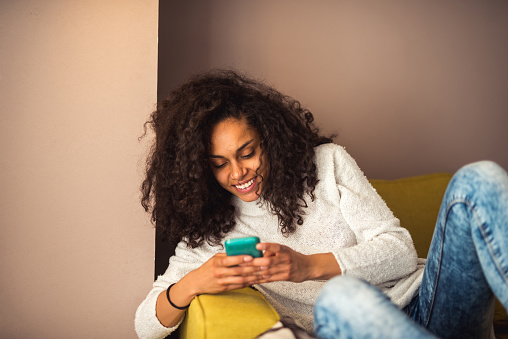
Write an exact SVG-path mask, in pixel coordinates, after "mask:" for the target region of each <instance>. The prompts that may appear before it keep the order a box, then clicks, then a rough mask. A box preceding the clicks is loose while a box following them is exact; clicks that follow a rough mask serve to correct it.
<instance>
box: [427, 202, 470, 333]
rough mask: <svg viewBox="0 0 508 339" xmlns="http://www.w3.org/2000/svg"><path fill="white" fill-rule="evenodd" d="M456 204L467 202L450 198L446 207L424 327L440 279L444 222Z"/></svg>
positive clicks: (432, 309) (432, 308) (430, 311)
mask: <svg viewBox="0 0 508 339" xmlns="http://www.w3.org/2000/svg"><path fill="white" fill-rule="evenodd" d="M457 204H467V203H466V201H465V199H462V198H460V199H459V198H456V199H453V200H450V202H449V204H448V205H447V207H446V218H445V219H444V225H443V227H442V232H441V242H440V244H439V261H438V264H437V268H436V278H435V283H434V284H433V286H432V293H431V297H430V302H429V310H428V312H426V313H427V314H426V315H425V321H424V326H425V328H428V326H429V322H430V318H431V316H432V313H433V311H434V300H435V297H436V290H437V285H438V284H439V279H440V274H441V260H442V258H443V246H444V241H445V234H446V224H447V221H448V216H449V214H450V210H451V209H452V207H453V206H455V205H457ZM438 220H439V217H438Z"/></svg>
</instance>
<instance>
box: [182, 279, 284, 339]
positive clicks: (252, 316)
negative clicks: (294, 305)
mask: <svg viewBox="0 0 508 339" xmlns="http://www.w3.org/2000/svg"><path fill="white" fill-rule="evenodd" d="M279 320H280V317H279V314H278V313H277V311H275V309H274V308H273V307H272V305H270V304H269V303H268V301H267V300H266V299H265V298H264V297H263V295H262V294H261V293H259V292H258V291H256V290H255V289H253V288H249V287H246V288H242V289H239V290H234V291H229V292H224V293H220V294H203V295H200V296H198V297H196V298H194V300H193V301H192V303H191V305H190V307H189V309H188V310H187V314H186V315H185V319H184V321H183V323H182V325H181V326H180V338H181V339H191V338H192V339H202V338H203V339H204V338H207V339H212V338H217V339H218V338H220V339H241V338H254V337H256V336H258V335H259V334H261V333H263V332H264V331H266V330H267V329H269V328H270V327H272V326H273V325H274V324H275V323H276V322H277V321H279Z"/></svg>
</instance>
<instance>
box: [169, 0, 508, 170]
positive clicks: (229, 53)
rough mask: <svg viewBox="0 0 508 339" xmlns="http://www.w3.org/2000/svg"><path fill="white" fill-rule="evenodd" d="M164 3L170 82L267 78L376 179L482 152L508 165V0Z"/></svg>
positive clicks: (440, 166)
mask: <svg viewBox="0 0 508 339" xmlns="http://www.w3.org/2000/svg"><path fill="white" fill-rule="evenodd" d="M170 4H171V5H170ZM165 6H170V7H172V8H170V10H169V11H168V13H167V15H168V17H167V18H166V19H167V21H168V23H167V25H168V26H169V27H168V28H169V32H171V34H170V36H171V37H172V38H171V39H169V43H168V44H167V45H163V44H162V43H161V45H160V49H161V50H162V49H163V48H169V49H170V50H168V53H167V54H166V55H165V56H166V58H164V59H162V60H161V62H160V66H161V70H163V71H164V70H165V71H166V72H167V73H163V74H164V76H163V77H162V78H163V79H167V78H169V77H170V75H175V74H176V75H177V76H183V74H182V73H185V72H190V71H197V70H201V69H208V68H209V67H230V66H234V67H236V68H239V69H241V70H245V71H247V72H249V73H251V74H253V75H254V76H258V77H262V78H265V79H267V80H268V81H269V82H270V83H272V84H274V85H275V86H276V87H278V88H279V89H281V90H283V91H284V92H286V93H287V94H289V95H291V96H293V97H296V98H297V99H299V100H301V101H302V103H303V104H304V105H306V106H307V107H308V108H310V109H311V111H312V112H313V113H314V114H315V116H316V120H317V122H318V124H319V125H321V126H323V127H324V128H323V130H324V131H326V132H337V133H338V134H339V137H338V138H337V139H336V141H337V142H338V143H340V144H343V145H345V146H346V147H347V149H348V150H349V152H350V153H351V154H352V155H353V156H354V157H355V158H356V159H357V161H358V163H359V164H360V166H361V167H362V168H363V169H364V171H365V173H366V174H367V175H368V176H369V177H378V178H395V177H400V176H410V175H416V174H422V173H428V172H436V171H449V172H453V171H455V170H457V169H458V168H459V167H460V166H462V165H464V164H466V163H468V162H472V161H476V160H481V159H491V160H495V161H497V162H499V163H500V164H501V165H503V166H504V167H505V168H508V151H506V147H507V144H508V99H507V95H506V93H507V91H508V62H507V60H508V38H507V32H508V2H507V1H500V0H495V1H471V0H460V1H458V0H451V1H441V0H430V1H407V0H386V1H377V0H375V1H368V0H367V1H308V0H279V1H270V0H259V1H230V0H199V1H196V0H189V1H186V2H185V5H184V4H181V3H175V2H170V3H168V4H166V5H165ZM162 9H163V6H162V5H161V11H162ZM171 10H172V11H171ZM161 22H162V20H161ZM161 27H162V26H161ZM174 32H178V35H174ZM161 38H162V34H161ZM161 41H162V40H161ZM165 61H169V64H168V65H167V66H164V65H163V63H164V62H165ZM174 61H179V62H174ZM162 67H167V68H166V69H163V68H162Z"/></svg>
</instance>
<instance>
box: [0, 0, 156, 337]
mask: <svg viewBox="0 0 508 339" xmlns="http://www.w3.org/2000/svg"><path fill="white" fill-rule="evenodd" d="M156 76H157V2H156V1H152V0H121V1H103V0H88V1H64V0H32V1H2V2H0V124H1V127H2V132H1V133H0V154H1V157H0V173H1V176H0V224H1V226H0V337H1V338H135V337H136V335H135V332H134V312H135V310H136V307H137V305H138V304H139V303H140V301H141V300H142V299H143V298H144V296H145V295H146V293H147V291H148V290H149V289H150V287H151V283H152V277H153V251H154V245H153V238H154V232H153V229H152V227H151V225H150V224H149V221H148V217H147V216H146V215H145V213H144V211H143V210H142V208H141V206H140V204H139V202H138V186H139V184H140V178H141V175H140V174H141V170H140V168H141V166H140V165H139V162H140V159H141V155H142V154H143V153H144V152H145V148H146V145H144V144H142V143H141V144H140V143H139V142H138V140H137V137H138V136H139V135H140V134H141V133H142V124H143V122H144V121H145V119H146V117H147V116H148V114H149V113H150V111H151V110H152V108H153V105H154V102H155V100H156V82H157V81H156V79H157V78H156Z"/></svg>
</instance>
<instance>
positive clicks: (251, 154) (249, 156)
mask: <svg viewBox="0 0 508 339" xmlns="http://www.w3.org/2000/svg"><path fill="white" fill-rule="evenodd" d="M254 153H256V151H252V152H250V153H249V154H246V155H242V156H241V158H242V159H249V158H252V156H253V155H254Z"/></svg>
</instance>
